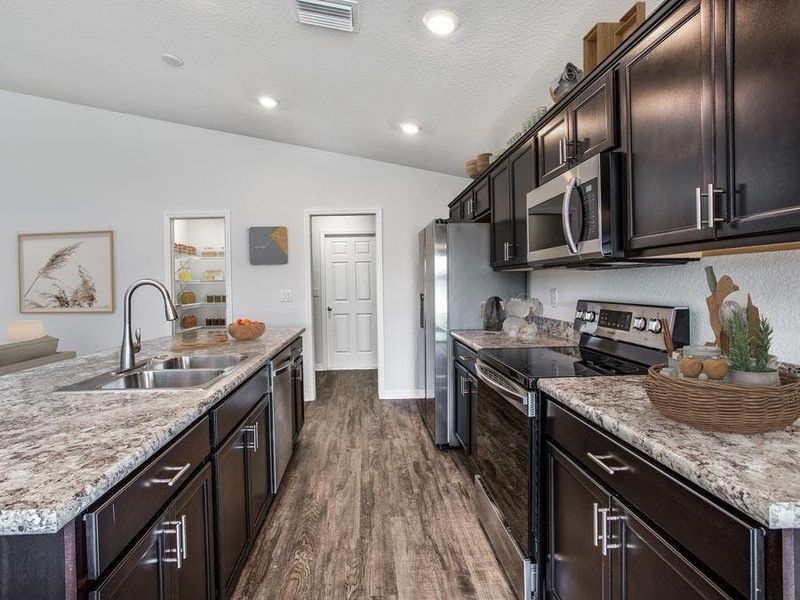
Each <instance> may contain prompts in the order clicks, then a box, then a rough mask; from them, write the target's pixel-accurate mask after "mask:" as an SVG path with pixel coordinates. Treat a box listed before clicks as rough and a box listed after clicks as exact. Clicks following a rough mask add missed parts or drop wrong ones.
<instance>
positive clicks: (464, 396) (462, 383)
mask: <svg viewBox="0 0 800 600" xmlns="http://www.w3.org/2000/svg"><path fill="white" fill-rule="evenodd" d="M454 364H455V374H456V378H455V382H456V390H455V392H456V393H455V396H456V402H455V413H456V414H455V436H456V439H457V440H458V443H459V444H461V447H462V448H463V449H464V450H465V451H466V452H467V454H469V442H470V427H469V426H470V423H469V417H470V407H469V401H470V390H469V384H470V380H469V372H468V371H467V370H466V369H465V368H464V367H462V366H461V365H460V364H458V363H454Z"/></svg>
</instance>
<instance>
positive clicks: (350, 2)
mask: <svg viewBox="0 0 800 600" xmlns="http://www.w3.org/2000/svg"><path fill="white" fill-rule="evenodd" d="M295 4H296V5H297V20H298V21H300V22H301V23H305V24H306V25H316V26H317V27H327V28H328V29H338V30H339V31H355V30H356V5H357V4H358V2H356V0H295Z"/></svg>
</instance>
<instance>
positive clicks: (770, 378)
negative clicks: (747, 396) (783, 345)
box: [725, 308, 781, 385]
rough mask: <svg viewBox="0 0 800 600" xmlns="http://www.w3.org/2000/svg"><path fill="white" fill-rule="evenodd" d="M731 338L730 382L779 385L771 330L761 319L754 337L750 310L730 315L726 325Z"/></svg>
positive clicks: (729, 354) (766, 322)
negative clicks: (771, 348) (751, 328)
mask: <svg viewBox="0 0 800 600" xmlns="http://www.w3.org/2000/svg"><path fill="white" fill-rule="evenodd" d="M725 333H727V334H728V340H729V347H728V363H729V364H730V370H729V371H728V382H729V383H738V384H742V385H779V384H780V382H781V381H780V376H779V375H778V370H777V369H775V368H774V360H773V358H774V357H773V356H772V355H770V353H769V350H770V347H771V346H772V326H771V325H770V324H769V321H768V320H767V319H766V318H764V317H761V318H760V319H759V320H758V323H757V324H756V327H755V333H754V334H753V335H751V331H750V323H749V319H748V317H747V310H746V309H744V308H740V309H739V310H735V311H733V312H732V313H731V315H730V318H729V319H728V321H727V323H726V325H725Z"/></svg>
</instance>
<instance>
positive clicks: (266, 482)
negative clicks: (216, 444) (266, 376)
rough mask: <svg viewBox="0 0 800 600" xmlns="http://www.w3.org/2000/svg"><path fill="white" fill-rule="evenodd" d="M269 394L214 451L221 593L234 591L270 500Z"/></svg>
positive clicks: (227, 594) (218, 565) (223, 596)
mask: <svg viewBox="0 0 800 600" xmlns="http://www.w3.org/2000/svg"><path fill="white" fill-rule="evenodd" d="M267 400H268V397H265V398H264V399H262V400H261V401H260V402H259V403H258V404H257V405H256V407H255V408H254V409H253V411H252V412H251V413H250V414H249V415H248V416H247V417H246V418H245V420H244V422H243V424H242V426H241V427H240V428H239V429H238V430H236V431H235V432H234V433H233V434H232V435H231V436H230V438H229V439H228V440H227V441H225V442H224V443H223V444H222V446H220V448H219V449H218V450H217V451H216V452H215V453H214V455H213V464H214V475H215V497H216V507H217V543H218V552H217V557H218V559H217V570H218V573H219V589H220V597H221V598H227V597H228V596H229V595H230V593H231V592H232V591H233V588H234V587H235V585H236V582H237V580H238V577H239V573H240V571H241V567H242V566H243V564H244V561H245V559H246V558H247V555H248V553H249V550H250V546H251V543H252V541H253V539H254V538H255V536H256V534H257V533H258V529H259V527H260V525H261V523H262V522H263V520H264V517H265V516H266V513H267V510H268V508H269V505H270V503H271V500H272V495H271V486H270V476H269V474H270V463H269V461H270V452H269V448H270V445H271V440H270V437H269V436H270V424H269V421H268V415H269V413H268V411H267V408H268V402H267Z"/></svg>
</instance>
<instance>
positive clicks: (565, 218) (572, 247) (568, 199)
mask: <svg viewBox="0 0 800 600" xmlns="http://www.w3.org/2000/svg"><path fill="white" fill-rule="evenodd" d="M576 187H578V178H577V177H573V178H572V179H570V180H569V184H568V185H567V190H566V191H565V192H564V202H563V204H562V205H561V225H562V226H563V228H564V237H565V238H566V240H567V247H568V248H569V252H570V254H577V253H578V245H577V244H576V243H575V239H574V238H573V237H572V225H571V224H570V222H569V207H570V205H571V204H572V192H574V191H575V188H576Z"/></svg>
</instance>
